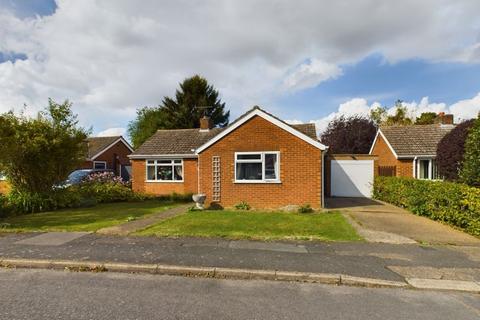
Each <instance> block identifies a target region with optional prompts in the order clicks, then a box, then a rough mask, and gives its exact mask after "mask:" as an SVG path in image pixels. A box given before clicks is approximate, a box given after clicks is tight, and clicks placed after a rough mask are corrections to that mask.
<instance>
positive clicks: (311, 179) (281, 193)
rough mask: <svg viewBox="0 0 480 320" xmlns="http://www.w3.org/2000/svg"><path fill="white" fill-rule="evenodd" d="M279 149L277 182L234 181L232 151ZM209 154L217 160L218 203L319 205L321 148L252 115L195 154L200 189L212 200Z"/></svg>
mask: <svg viewBox="0 0 480 320" xmlns="http://www.w3.org/2000/svg"><path fill="white" fill-rule="evenodd" d="M248 151H280V180H281V183H278V184H276V183H263V184H262V183H234V181H235V177H234V174H235V170H234V165H235V162H234V161H235V160H234V156H235V152H248ZM212 156H220V161H221V201H220V203H219V204H220V205H222V206H224V207H231V206H233V205H235V204H236V203H239V202H240V201H246V202H248V204H250V205H251V206H252V207H253V208H278V207H282V206H286V205H289V204H296V205H302V204H307V203H308V204H310V205H311V206H312V207H314V208H320V207H321V198H322V197H321V194H322V154H321V151H320V150H319V149H317V148H315V147H314V146H312V145H310V144H308V143H307V142H305V141H303V140H301V139H299V138H297V137H295V136H294V135H292V134H291V133H288V132H287V131H285V130H283V129H281V128H279V127H277V126H276V125H274V124H272V123H270V122H268V121H266V120H264V119H263V118H261V117H258V116H256V117H253V118H252V119H250V120H249V121H247V122H246V123H245V124H243V125H242V126H240V127H239V128H237V129H236V130H235V131H233V132H231V133H230V134H229V135H227V136H225V137H224V138H223V139H221V140H220V141H218V142H217V143H215V144H214V145H212V146H211V147H210V148H208V149H206V150H205V151H203V152H202V153H201V154H200V155H199V168H200V172H201V175H200V192H203V193H206V194H207V204H209V203H211V201H212Z"/></svg>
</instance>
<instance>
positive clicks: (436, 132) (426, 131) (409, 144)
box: [380, 124, 454, 156]
mask: <svg viewBox="0 0 480 320" xmlns="http://www.w3.org/2000/svg"><path fill="white" fill-rule="evenodd" d="M453 128H454V126H453V125H442V124H432V125H412V126H388V127H387V126H386V127H381V128H380V130H381V132H382V133H383V135H384V136H385V138H386V139H387V140H388V142H389V143H390V145H391V146H392V148H393V150H395V152H396V153H397V155H398V156H421V155H435V154H436V153H437V145H438V143H439V142H440V140H441V139H442V138H443V137H444V136H445V135H446V134H447V133H448V132H450V131H451V130H452V129H453Z"/></svg>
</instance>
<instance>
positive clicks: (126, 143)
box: [87, 137, 133, 161]
mask: <svg viewBox="0 0 480 320" xmlns="http://www.w3.org/2000/svg"><path fill="white" fill-rule="evenodd" d="M117 142H122V143H123V144H124V145H125V146H126V147H127V148H128V150H130V152H133V148H132V146H130V144H129V143H128V142H127V141H126V140H125V139H123V137H120V138H118V139H117V140H115V141H113V142H112V143H110V144H109V145H108V146H107V147H106V148H105V149H103V150H102V151H100V152H99V153H97V154H96V155H94V156H93V157H91V158H90V159H87V160H89V161H93V160H95V158H97V157H99V156H100V155H101V154H103V153H104V152H105V151H107V150H108V149H110V148H111V147H113V146H114V145H115V144H116V143H117Z"/></svg>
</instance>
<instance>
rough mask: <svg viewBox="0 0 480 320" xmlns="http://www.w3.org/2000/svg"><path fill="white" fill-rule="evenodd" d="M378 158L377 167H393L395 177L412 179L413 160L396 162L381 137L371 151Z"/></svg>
mask: <svg viewBox="0 0 480 320" xmlns="http://www.w3.org/2000/svg"><path fill="white" fill-rule="evenodd" d="M372 154H373V155H377V156H378V166H381V167H383V166H395V167H396V168H397V169H396V172H397V177H413V159H402V160H398V159H397V158H395V155H394V154H393V152H392V151H391V150H390V147H389V146H388V145H387V143H386V142H385V140H384V139H383V137H382V136H381V135H379V136H378V139H377V141H376V142H375V145H374V147H373V150H372Z"/></svg>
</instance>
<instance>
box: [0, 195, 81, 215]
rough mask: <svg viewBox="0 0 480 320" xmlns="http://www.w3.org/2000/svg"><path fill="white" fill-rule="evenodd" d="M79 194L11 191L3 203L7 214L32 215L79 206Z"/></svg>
mask: <svg viewBox="0 0 480 320" xmlns="http://www.w3.org/2000/svg"><path fill="white" fill-rule="evenodd" d="M80 201H81V196H80V194H78V193H76V192H71V191H70V190H69V189H59V190H54V191H51V192H48V193H38V192H21V191H17V190H12V192H10V193H9V194H8V196H7V198H6V201H5V202H4V207H5V208H6V210H7V212H12V213H15V214H21V213H34V212H41V211H50V210H57V209H62V208H71V207H77V206H79V204H80Z"/></svg>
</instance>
